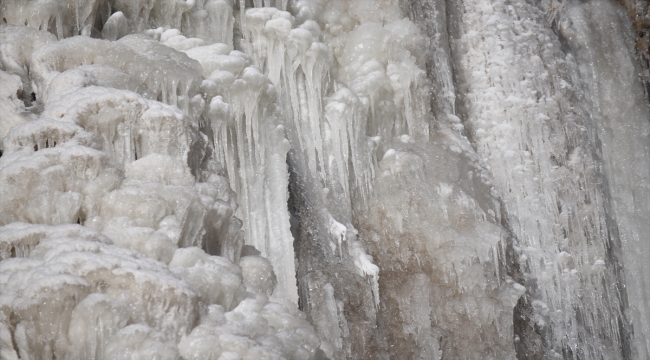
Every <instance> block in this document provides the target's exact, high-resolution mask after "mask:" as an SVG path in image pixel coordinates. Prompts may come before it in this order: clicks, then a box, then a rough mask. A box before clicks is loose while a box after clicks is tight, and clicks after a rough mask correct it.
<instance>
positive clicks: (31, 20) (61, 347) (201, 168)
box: [0, 1, 319, 359]
mask: <svg viewBox="0 0 650 360" xmlns="http://www.w3.org/2000/svg"><path fill="white" fill-rule="evenodd" d="M215 3H216V4H215ZM222 5H225V3H223V2H211V4H206V8H207V9H209V8H210V6H213V7H215V10H214V13H215V14H217V15H219V16H221V14H222V13H223V12H222V11H221V8H220V6H222ZM138 6H140V8H137V7H138ZM158 6H167V7H171V8H165V9H158V7H157V6H154V7H153V8H152V7H151V6H150V5H149V4H146V3H144V2H143V3H142V4H137V3H136V2H131V1H126V2H123V3H119V2H114V3H113V2H99V1H87V2H74V3H72V2H71V3H70V4H68V3H67V2H65V1H60V2H53V1H40V2H22V1H17V2H12V1H4V2H3V3H2V4H1V8H0V14H1V17H2V19H3V24H2V26H0V54H1V56H0V57H1V60H0V62H1V67H0V68H1V70H0V83H1V84H2V86H1V89H2V90H1V91H2V94H1V97H2V99H1V100H0V109H1V113H2V119H1V124H2V125H0V129H2V133H1V134H0V136H1V137H3V141H2V157H1V158H0V184H1V185H0V225H2V226H1V227H0V260H1V262H0V294H1V295H0V358H2V359H18V358H21V359H54V358H58V359H180V358H183V359H284V358H286V359H310V358H313V357H314V356H315V354H316V350H317V349H318V346H319V340H318V337H317V336H316V335H315V333H314V331H313V328H312V326H311V325H309V323H308V322H307V321H306V319H305V316H304V314H302V313H300V312H299V311H298V309H297V307H296V305H295V304H292V303H290V302H286V301H284V299H283V297H273V299H274V300H270V297H272V294H273V291H274V288H275V285H276V282H277V281H276V278H275V275H274V272H273V268H272V266H271V264H270V263H269V261H268V260H266V259H265V258H264V257H261V256H259V252H257V251H255V250H254V249H252V248H249V250H244V253H243V254H242V246H243V245H244V238H243V236H244V233H243V231H242V230H241V227H242V223H241V221H240V220H239V219H238V218H236V217H235V216H234V212H235V211H236V209H237V201H236V197H235V194H234V193H233V191H232V190H231V187H230V182H229V179H228V177H227V175H226V170H225V169H224V168H223V167H222V163H220V162H219V161H217V160H216V159H215V156H213V149H212V146H211V144H210V143H209V139H208V137H207V136H206V135H204V134H203V133H201V131H200V130H199V118H201V117H202V116H203V111H204V110H205V113H206V114H207V113H208V112H210V111H212V112H210V114H212V113H215V114H218V110H219V107H218V105H215V104H218V100H214V101H212V103H211V104H212V106H211V107H210V106H205V100H204V99H205V93H206V92H208V91H209V90H205V89H204V87H205V86H206V85H205V84H203V86H202V83H203V82H204V73H206V72H208V75H210V74H211V73H213V71H212V70H209V69H210V65H209V64H208V63H206V62H203V64H202V63H200V62H198V61H196V60H193V59H192V58H190V57H189V56H188V55H187V54H185V53H183V52H179V51H177V50H175V49H174V48H172V47H169V46H165V45H163V44H161V42H160V41H159V40H161V39H160V34H158V33H155V32H154V33H152V36H154V37H156V39H154V38H152V37H151V36H148V35H143V34H140V35H128V36H125V35H126V34H127V33H134V32H137V31H139V30H141V29H142V28H143V27H144V28H150V27H151V26H150V25H151V24H154V23H155V24H160V25H161V26H163V25H164V26H166V27H170V26H176V27H180V21H181V18H180V15H181V14H182V13H183V11H184V10H187V9H184V8H183V7H182V6H180V5H178V6H179V8H178V11H177V12H176V13H174V11H173V9H172V8H174V7H175V6H177V4H176V3H175V2H172V1H169V2H168V4H166V5H165V3H163V2H158ZM75 7H76V8H75ZM226 8H227V9H229V8H228V7H227V6H226ZM118 9H119V10H121V11H117V10H118ZM143 9H146V11H142V10H143ZM196 11H205V10H204V9H201V10H199V9H196ZM143 14H145V17H144V18H142V17H141V16H143ZM163 14H164V16H163ZM225 14H226V15H227V14H230V13H228V12H225ZM109 15H110V16H109ZM167 15H169V16H171V18H167V17H165V16H167ZM154 19H155V20H154ZM215 21H218V19H216V20H215ZM7 23H8V24H7ZM95 24H103V28H102V31H101V32H97V31H98V30H97V29H96V28H95V27H93V25H95ZM231 25H232V24H231ZM206 28H212V26H211V24H209V23H208V24H205V26H204V27H203V28H201V29H206ZM201 29H198V30H197V31H199V30H201ZM46 30H50V31H51V32H48V31H46ZM229 32H230V33H232V29H230V30H229ZM52 33H54V34H56V36H55V35H53V34H52ZM171 34H172V35H173V34H174V31H171ZM88 35H90V36H88ZM156 35H157V36H156ZM57 36H58V39H57ZM210 36H215V37H217V38H216V39H214V41H216V40H221V39H220V38H218V36H219V34H216V33H210V34H208V36H206V37H205V40H201V41H198V40H197V41H195V42H194V45H197V44H200V45H203V43H204V42H208V41H210V40H211V38H210ZM231 36H232V35H231ZM97 37H103V38H105V39H109V40H102V39H99V38H97ZM165 37H170V32H165V33H164V34H163V39H162V40H164V39H165ZM117 38H119V41H115V40H116V39H117ZM110 40H112V41H110ZM229 48H230V49H229ZM224 49H226V50H224ZM203 50H204V54H210V55H211V56H212V59H213V60H212V61H213V62H214V59H215V58H216V59H219V56H222V57H225V58H226V59H225V60H224V61H222V62H221V63H220V65H217V67H219V66H221V68H222V69H224V71H223V74H226V71H225V67H227V66H230V67H227V69H228V70H230V71H232V73H235V74H236V75H237V77H240V78H241V79H245V80H242V81H246V80H249V81H252V82H253V83H252V85H251V86H255V87H254V88H253V89H250V91H258V92H259V91H260V81H261V84H266V83H267V80H266V78H265V77H264V76H263V75H261V74H260V72H259V71H256V70H255V69H253V68H246V70H244V68H245V67H246V66H248V65H249V64H250V60H249V59H248V57H246V56H245V55H243V54H241V53H237V52H234V51H233V52H230V51H231V50H232V45H229V46H227V45H224V44H216V45H214V46H210V47H203ZM224 51H225V54H223V52H224ZM229 52H230V54H231V55H230V56H229V55H227V54H228V53H229ZM200 55H201V53H200V52H199V53H198V55H196V57H198V58H199V59H200ZM208 61H209V60H208ZM213 70H214V69H213ZM214 73H215V76H218V75H217V73H218V72H214ZM232 73H231V72H229V73H227V74H228V75H230V76H234V75H232ZM223 74H222V75H223ZM206 77H207V76H206ZM213 78H214V77H213ZM213 84H214V82H213V83H212V84H211V85H213ZM242 87H243V88H244V89H242V91H246V89H245V86H242ZM231 89H232V88H231ZM202 91H203V92H202ZM267 91H269V90H268V89H267ZM32 94H33V95H32ZM247 95H248V94H241V95H240V96H247ZM233 97H234V98H236V96H233ZM208 100H210V99H208ZM240 103H241V104H242V106H244V104H246V102H245V101H244V99H243V98H242V99H240ZM225 165H231V164H230V163H227V162H226V163H225ZM285 192H286V189H285ZM285 206H286V200H285Z"/></svg>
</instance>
